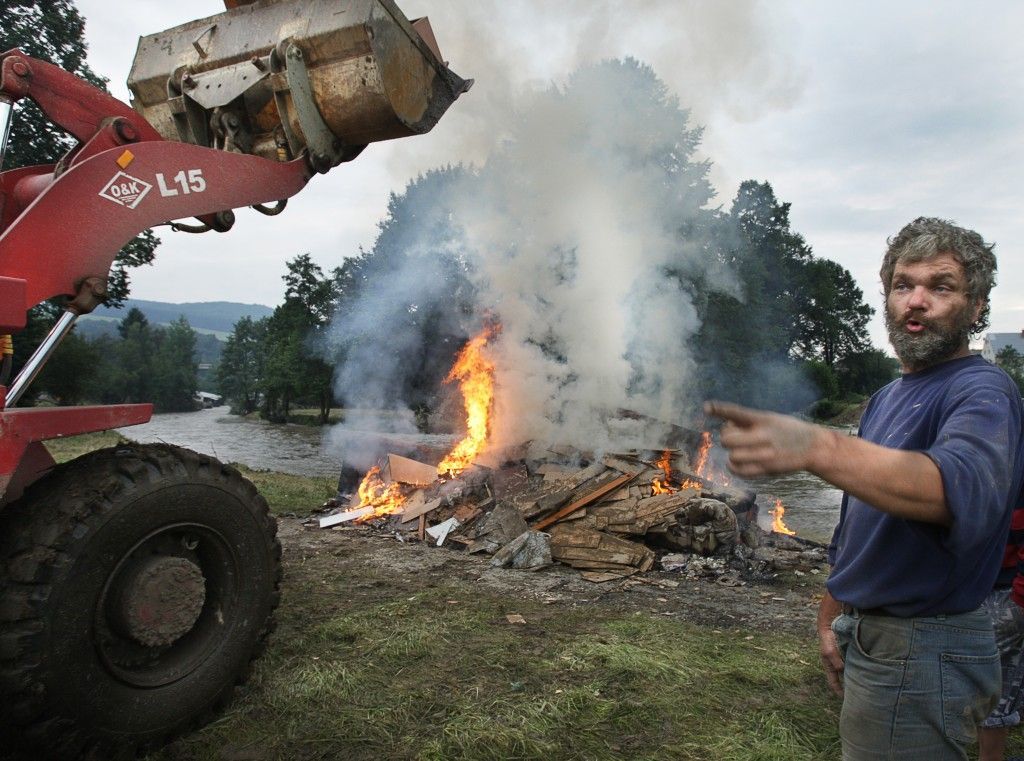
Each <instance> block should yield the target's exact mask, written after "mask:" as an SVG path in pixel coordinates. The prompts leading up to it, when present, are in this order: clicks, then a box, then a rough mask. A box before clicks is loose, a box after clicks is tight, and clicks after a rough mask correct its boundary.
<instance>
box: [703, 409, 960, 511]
mask: <svg viewBox="0 0 1024 761" xmlns="http://www.w3.org/2000/svg"><path fill="white" fill-rule="evenodd" d="M704 411H705V412H706V413H707V414H708V415H710V416H712V417H717V418H721V419H722V420H725V421H726V424H725V426H724V427H723V428H722V433H721V439H722V445H723V446H724V447H726V448H727V449H728V450H729V469H730V470H732V471H733V472H734V473H736V474H737V475H739V476H742V477H744V478H752V477H757V476H763V475H768V474H770V473H789V472H792V471H796V470H806V471H808V472H810V473H813V474H814V475H816V476H819V477H820V478H822V479H824V480H825V481H828V482H829V483H830V484H833V485H834V486H836V487H838V488H839V489H842V490H843V491H845V492H847V493H849V494H852V495H853V496H854V497H857V498H858V499H860V500H862V501H864V502H866V503H868V504H869V505H872V506H874V507H876V508H878V509H879V510H882V511H884V512H887V513H889V514H891V515H895V516H897V517H900V518H908V519H911V520H916V521H923V522H925V523H936V524H939V525H941V526H949V525H950V524H951V523H952V522H953V516H952V514H951V513H950V511H949V508H948V507H947V505H946V495H945V490H944V488H943V485H942V475H941V474H940V473H939V468H938V466H937V465H936V464H935V463H934V462H933V461H932V459H931V458H930V457H928V456H927V455H925V454H922V453H921V452H912V451H907V450H902V449H891V448H889V447H883V446H879V445H878V444H872V443H871V442H868V441H865V440H864V439H861V438H856V437H853V436H844V435H842V434H840V433H837V432H836V431H830V430H829V429H827V428H824V427H822V426H819V425H813V424H811V423H805V422H804V421H802V420H797V419H796V418H794V417H790V416H789V415H778V414H776V413H773V412H761V411H759V410H753V409H749V408H747V407H741V406H739V405H737V404H728V403H726V402H708V403H707V404H705V405H704Z"/></svg>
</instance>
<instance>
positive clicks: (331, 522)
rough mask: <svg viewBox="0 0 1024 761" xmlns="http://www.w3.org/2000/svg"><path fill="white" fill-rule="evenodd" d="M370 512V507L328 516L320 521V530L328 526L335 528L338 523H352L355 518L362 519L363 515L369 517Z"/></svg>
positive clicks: (371, 509) (371, 510)
mask: <svg viewBox="0 0 1024 761" xmlns="http://www.w3.org/2000/svg"><path fill="white" fill-rule="evenodd" d="M372 512H373V508H372V507H360V508H358V509H356V510H348V511H346V512H344V513H335V514H334V515H328V516H327V517H325V518H321V519H320V528H329V527H330V526H336V525H337V524H339V523H347V522H348V521H354V520H355V519H356V518H362V517H363V516H364V515H369V514H370V513H372Z"/></svg>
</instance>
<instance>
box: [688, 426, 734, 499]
mask: <svg viewBox="0 0 1024 761" xmlns="http://www.w3.org/2000/svg"><path fill="white" fill-rule="evenodd" d="M710 454H711V432H710V431H703V432H702V433H701V435H700V449H698V450H697V462H696V463H695V464H694V466H693V472H694V473H696V474H697V475H698V476H700V477H701V478H703V479H705V480H707V481H715V482H716V483H719V484H721V485H722V486H727V485H728V484H729V481H730V480H731V479H730V478H729V475H728V474H727V473H725V472H724V471H721V470H719V469H718V468H716V467H715V466H714V464H713V463H712V462H711V458H710V457H709V455H710Z"/></svg>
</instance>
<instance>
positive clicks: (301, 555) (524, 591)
mask: <svg viewBox="0 0 1024 761" xmlns="http://www.w3.org/2000/svg"><path fill="white" fill-rule="evenodd" d="M278 525H279V533H280V536H281V542H282V544H283V546H284V551H285V556H284V559H285V570H286V577H285V594H289V593H293V594H294V593H295V592H296V591H297V590H294V589H293V590H289V589H288V587H289V586H290V584H289V577H292V578H295V574H294V573H293V572H294V571H296V570H298V569H297V566H301V569H302V573H301V575H302V576H305V577H307V578H308V577H309V576H313V577H315V576H317V575H322V576H323V577H325V578H326V577H331V578H335V577H337V576H339V575H341V576H344V577H346V578H349V579H352V583H353V584H354V585H358V584H359V583H361V582H360V581H359V579H360V578H361V574H362V573H364V572H365V571H366V570H367V569H372V570H373V573H372V574H370V575H371V576H372V578H373V580H374V581H373V583H374V584H386V585H387V586H388V587H392V588H395V590H396V591H398V590H402V589H407V590H408V591H409V593H410V594H412V593H415V592H416V591H418V590H422V589H424V588H433V587H437V586H450V585H452V584H457V585H458V586H463V585H466V586H467V587H469V591H471V587H472V585H482V586H483V587H485V588H486V590H487V591H488V593H489V594H492V595H493V594H494V593H495V592H497V593H499V594H502V595H507V596H508V597H509V599H510V600H516V599H523V598H528V599H530V600H532V601H540V602H542V603H544V604H546V605H550V606H552V607H553V608H554V609H558V608H563V607H567V608H579V607H582V606H600V607H601V608H603V609H605V610H607V611H609V612H622V613H637V612H643V613H648V614H649V613H652V612H654V613H658V614H661V615H664V616H666V617H675V618H678V619H679V620H683V621H687V622H691V623H694V624H699V625H702V626H711V627H717V628H723V629H724V628H730V629H731V628H740V629H750V630H755V631H764V632H776V631H785V632H787V633H791V634H795V635H797V636H806V637H810V636H812V635H813V632H814V618H815V614H816V609H817V601H818V599H819V597H820V594H821V590H822V585H823V582H824V577H823V575H820V574H813V573H809V574H805V575H803V576H795V575H789V574H780V575H778V576H774V577H770V578H765V579H752V580H746V581H744V582H743V584H742V586H728V585H726V584H722V583H719V582H717V581H714V580H712V579H689V578H687V577H685V576H683V575H681V574H679V573H670V572H665V571H652V572H649V573H646V574H643V575H641V576H636V577H632V578H627V579H623V580H621V581H611V582H605V583H601V584H595V583H592V582H589V581H586V580H584V579H583V578H582V577H581V576H580V574H579V572H577V571H575V570H573V569H571V568H568V567H566V566H561V565H554V566H551V567H549V568H545V569H543V570H540V571H516V570H508V569H500V568H494V567H492V566H491V564H490V558H489V557H486V556H481V555H470V554H467V553H465V552H462V551H459V550H453V549H448V548H446V547H434V546H431V545H428V544H422V543H418V542H415V543H408V542H400V541H398V540H397V539H396V538H395V537H394V535H391V534H388V533H386V532H384V531H380V530H376V529H373V528H371V527H364V526H351V527H345V528H340V529H330V530H320V529H312V530H311V529H308V528H306V527H304V526H303V525H302V521H301V520H299V519H295V518H281V519H279V523H278ZM289 571H292V572H289ZM675 584H678V586H675ZM302 593H304V594H317V595H318V596H324V597H327V598H329V597H330V596H331V595H332V594H336V593H337V591H336V588H334V587H333V586H330V585H328V586H327V588H320V589H315V588H313V589H310V588H307V589H304V590H302ZM325 602H327V600H325ZM466 602H471V600H467V601H466Z"/></svg>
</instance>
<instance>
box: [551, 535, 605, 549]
mask: <svg viewBox="0 0 1024 761" xmlns="http://www.w3.org/2000/svg"><path fill="white" fill-rule="evenodd" d="M551 546H552V547H600V546H601V535H600V534H598V533H597V532H596V531H588V532H587V533H573V532H569V531H560V532H558V533H557V534H554V533H553V534H551Z"/></svg>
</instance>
